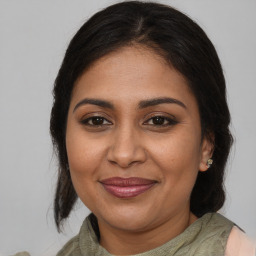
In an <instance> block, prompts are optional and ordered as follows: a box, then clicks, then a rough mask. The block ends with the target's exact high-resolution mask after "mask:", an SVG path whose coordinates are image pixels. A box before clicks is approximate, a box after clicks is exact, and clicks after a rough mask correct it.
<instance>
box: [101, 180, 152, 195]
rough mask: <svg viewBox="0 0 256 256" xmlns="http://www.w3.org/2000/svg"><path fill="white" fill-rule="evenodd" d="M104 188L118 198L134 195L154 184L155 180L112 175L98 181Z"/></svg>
mask: <svg viewBox="0 0 256 256" xmlns="http://www.w3.org/2000/svg"><path fill="white" fill-rule="evenodd" d="M100 183H101V184H102V185H103V187H104V188H105V190H106V191H107V192H109V193H110V194H112V195H113V196H115V197H118V198H132V197H136V196H138V195H140V194H142V193H144V192H146V191H147V190H149V189H150V188H151V187H152V186H154V185H155V184H156V181H155V180H148V179H143V178H137V177H131V178H120V177H113V178H109V179H105V180H102V181H100Z"/></svg>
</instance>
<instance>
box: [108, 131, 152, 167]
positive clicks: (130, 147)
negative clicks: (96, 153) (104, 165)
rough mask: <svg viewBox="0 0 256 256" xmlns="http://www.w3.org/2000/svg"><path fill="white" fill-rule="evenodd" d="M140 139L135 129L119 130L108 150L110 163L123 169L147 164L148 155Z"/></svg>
mask: <svg viewBox="0 0 256 256" xmlns="http://www.w3.org/2000/svg"><path fill="white" fill-rule="evenodd" d="M140 137H141V136H139V134H138V133H137V132H136V131H135V129H133V128H131V129H129V128H127V127H126V128H123V129H117V131H116V132H115V134H114V136H113V137H112V141H111V146H110V147H109V149H108V153H107V159H108V161H109V162H111V163H112V164H115V165H118V166H120V167H121V168H128V167H130V166H131V165H133V164H136V163H143V162H145V161H146V158H147V155H146V150H145V148H144V147H143V142H142V139H141V138H140Z"/></svg>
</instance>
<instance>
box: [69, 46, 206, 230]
mask: <svg viewBox="0 0 256 256" xmlns="http://www.w3.org/2000/svg"><path fill="white" fill-rule="evenodd" d="M66 146H67V153H68V161H69V167H70V172H71V178H72V182H73V184H74V187H75V190H76V192H77V194H78V196H79V197H80V199H81V200H82V201H83V203H84V204H85V205H86V206H87V207H88V208H89V209H90V210H91V211H92V212H93V213H94V214H95V215H96V216H97V218H98V221H99V224H100V225H103V226H104V225H109V226H111V227H112V228H117V229H121V230H129V231H139V230H146V229H151V228H153V227H157V226H159V225H162V224H164V223H165V222H168V221H169V220H170V219H173V218H176V217H177V216H184V214H187V213H189V212H190V210H189V205H190V194H191V191H192V188H193V186H194V183H195V180H196V177H197V173H198V171H199V170H200V171H205V170H206V169H207V166H206V162H207V160H208V158H209V157H210V152H211V145H210V143H209V142H208V141H207V140H205V139H204V140H203V141H202V140H201V127H200V116H199V111H198V106H197V102H196V99H195V97H194V96H193V94H192V93H191V91H190V89H189V87H188V85H187V82H186V80H185V79H184V77H183V76H182V75H181V74H180V73H178V72H177V71H176V70H175V69H174V68H172V67H170V66H169V65H167V64H166V63H165V62H164V60H163V59H162V58H160V57H159V56H158V55H156V54H155V53H153V52H152V51H150V50H147V49H145V48H139V47H125V48H122V49H120V50H119V51H117V52H114V53H111V54H109V55H107V56H105V57H103V58H101V59H100V60H98V61H96V62H95V63H94V64H93V65H92V66H91V67H90V69H88V70H87V71H86V72H85V73H84V74H83V75H82V76H81V77H80V78H79V79H78V81H77V82H76V84H75V87H74V90H73V93H72V98H71V103H70V108H69V112H68V120H67V131H66Z"/></svg>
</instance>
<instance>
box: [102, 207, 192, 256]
mask: <svg viewBox="0 0 256 256" xmlns="http://www.w3.org/2000/svg"><path fill="white" fill-rule="evenodd" d="M196 219H197V217H196V216H195V215H193V214H192V213H191V212H189V211H188V212H183V213H180V214H178V215H176V216H174V217H172V218H170V219H168V220H166V221H165V222H164V223H161V224H160V225H159V224H158V225H156V226H155V227H151V228H150V229H144V230H140V231H136V230H135V231H130V230H129V231H127V230H120V229H117V228H115V227H112V226H111V225H109V224H107V223H104V222H102V221H101V220H98V222H99V229H100V237H101V238H100V244H101V246H102V247H104V248H105V249H106V250H107V251H108V252H109V253H111V254H114V255H132V254H138V253H142V252H146V251H149V250H152V249H154V248H156V247H159V246H161V245H163V244H165V243H166V242H168V241H170V240H171V239H173V238H175V237H176V236H178V235H179V234H181V233H182V232H183V231H184V230H185V229H186V228H187V227H188V226H189V225H191V224H192V223H193V222H194V221H195V220H196Z"/></svg>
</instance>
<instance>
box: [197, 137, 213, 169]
mask: <svg viewBox="0 0 256 256" xmlns="http://www.w3.org/2000/svg"><path fill="white" fill-rule="evenodd" d="M213 151H214V135H213V134H209V135H208V136H205V137H204V138H203V141H202V144H201V159H200V163H199V171H201V172H205V171H207V170H208V169H209V167H208V165H207V162H208V160H209V159H210V158H211V157H212V155H213Z"/></svg>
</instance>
